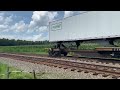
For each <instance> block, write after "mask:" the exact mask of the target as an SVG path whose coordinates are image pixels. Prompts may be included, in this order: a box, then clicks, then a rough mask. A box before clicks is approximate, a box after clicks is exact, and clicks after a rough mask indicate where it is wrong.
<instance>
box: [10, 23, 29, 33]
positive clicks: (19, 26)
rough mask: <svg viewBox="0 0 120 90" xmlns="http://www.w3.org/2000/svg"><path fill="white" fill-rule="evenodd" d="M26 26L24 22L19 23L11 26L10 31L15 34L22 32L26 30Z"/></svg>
mask: <svg viewBox="0 0 120 90" xmlns="http://www.w3.org/2000/svg"><path fill="white" fill-rule="evenodd" d="M27 27H28V25H27V24H25V23H24V21H19V22H18V23H15V24H14V25H12V26H11V30H12V31H15V32H23V31H25V30H27Z"/></svg>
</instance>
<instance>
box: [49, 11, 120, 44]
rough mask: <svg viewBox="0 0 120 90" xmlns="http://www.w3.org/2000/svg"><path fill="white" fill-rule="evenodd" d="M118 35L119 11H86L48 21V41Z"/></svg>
mask: <svg viewBox="0 0 120 90" xmlns="http://www.w3.org/2000/svg"><path fill="white" fill-rule="evenodd" d="M113 37H120V11H88V12H84V13H82V14H79V15H75V16H71V17H67V18H64V19H62V20H57V21H53V22H50V23H49V41H50V42H58V41H73V40H90V39H102V38H113Z"/></svg>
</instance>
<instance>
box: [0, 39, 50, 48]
mask: <svg viewBox="0 0 120 90" xmlns="http://www.w3.org/2000/svg"><path fill="white" fill-rule="evenodd" d="M45 44H50V42H49V41H47V40H46V41H26V40H15V39H11V40H9V39H5V38H2V39H0V46H18V45H45Z"/></svg>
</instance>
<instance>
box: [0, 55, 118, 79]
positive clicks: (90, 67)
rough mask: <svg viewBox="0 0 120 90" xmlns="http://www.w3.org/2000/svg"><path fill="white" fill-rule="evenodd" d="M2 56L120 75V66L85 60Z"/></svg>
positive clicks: (78, 69) (96, 72)
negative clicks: (86, 61) (98, 63)
mask: <svg viewBox="0 0 120 90" xmlns="http://www.w3.org/2000/svg"><path fill="white" fill-rule="evenodd" d="M0 57H6V58H12V59H16V60H21V61H26V62H31V63H37V64H44V65H47V66H54V67H59V68H64V69H71V71H75V70H76V71H78V72H81V71H84V72H85V73H89V72H92V73H93V75H98V74H102V76H103V77H107V76H109V75H110V76H112V78H119V77H120V67H112V66H104V65H97V64H89V63H85V62H75V61H66V59H63V58H50V57H38V56H28V55H19V54H6V53H0Z"/></svg>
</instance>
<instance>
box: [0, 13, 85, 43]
mask: <svg viewBox="0 0 120 90" xmlns="http://www.w3.org/2000/svg"><path fill="white" fill-rule="evenodd" d="M81 12H83V11H81ZM81 12H80V11H0V38H8V39H16V40H17V39H20V40H30V41H43V40H48V39H49V38H48V37H49V36H48V35H49V34H48V33H49V32H48V29H47V25H48V23H49V22H50V21H53V20H56V19H62V18H64V17H69V16H72V15H75V14H79V13H81Z"/></svg>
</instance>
